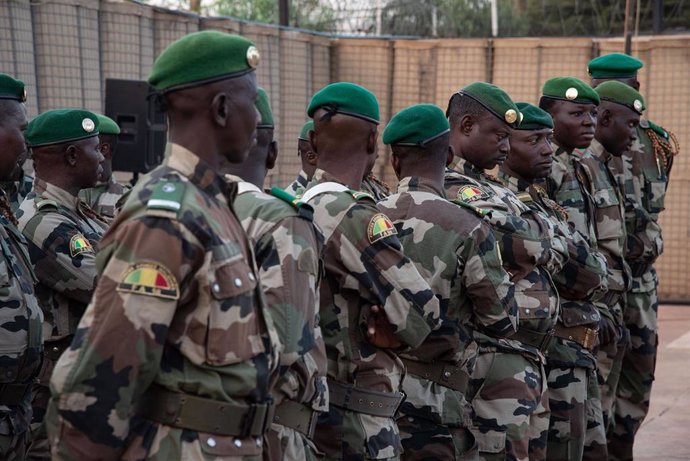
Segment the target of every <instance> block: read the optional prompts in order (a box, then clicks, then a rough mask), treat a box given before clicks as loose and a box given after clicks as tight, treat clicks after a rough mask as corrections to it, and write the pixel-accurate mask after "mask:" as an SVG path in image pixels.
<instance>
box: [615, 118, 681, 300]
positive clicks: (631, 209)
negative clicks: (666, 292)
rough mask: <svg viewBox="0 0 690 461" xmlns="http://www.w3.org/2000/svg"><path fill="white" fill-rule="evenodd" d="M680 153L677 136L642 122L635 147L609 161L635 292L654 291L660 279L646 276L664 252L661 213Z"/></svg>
mask: <svg viewBox="0 0 690 461" xmlns="http://www.w3.org/2000/svg"><path fill="white" fill-rule="evenodd" d="M677 152H678V146H677V144H676V141H675V136H673V135H672V134H669V133H668V132H667V131H666V130H664V129H663V128H661V127H658V126H657V125H655V124H653V123H651V122H649V121H648V120H646V119H641V120H640V126H638V128H637V139H636V140H635V141H634V143H633V146H632V148H631V149H630V150H629V151H626V152H625V153H624V154H623V155H622V156H621V157H614V158H613V159H611V161H610V162H609V165H610V167H611V170H612V171H613V173H614V175H615V177H616V181H617V182H618V184H619V185H620V187H621V189H622V191H621V193H622V194H623V197H624V203H625V224H626V230H627V234H628V240H627V243H628V245H627V252H626V260H627V261H628V263H629V264H630V266H631V270H632V273H633V290H636V291H643V292H644V291H650V290H653V289H655V287H656V276H655V275H653V274H645V273H646V272H648V271H651V268H652V264H653V263H654V262H655V261H656V259H657V258H658V257H659V256H660V255H661V253H662V252H663V238H662V234H661V227H660V226H659V223H658V221H659V213H660V212H661V211H663V210H664V200H665V196H666V189H667V187H668V180H669V174H670V172H671V167H672V165H673V157H674V155H676V154H677Z"/></svg>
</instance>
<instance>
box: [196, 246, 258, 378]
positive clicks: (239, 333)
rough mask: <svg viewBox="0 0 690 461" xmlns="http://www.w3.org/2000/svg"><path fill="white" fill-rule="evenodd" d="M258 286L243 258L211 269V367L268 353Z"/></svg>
mask: <svg viewBox="0 0 690 461" xmlns="http://www.w3.org/2000/svg"><path fill="white" fill-rule="evenodd" d="M256 284H257V282H256V277H255V276H254V272H253V271H252V268H251V267H250V266H249V265H248V264H247V263H246V262H245V261H244V259H242V256H239V255H238V256H236V257H234V258H232V259H230V260H228V261H224V262H222V263H220V264H217V265H212V266H211V271H210V273H209V287H210V289H211V305H210V312H209V318H208V335H207V339H206V361H207V362H208V363H209V364H211V365H229V364H233V363H239V362H244V361H245V360H247V359H249V358H251V357H254V356H255V355H257V354H261V353H262V352H264V351H265V348H264V345H263V341H262V338H261V333H262V331H263V328H262V327H261V325H262V322H261V319H260V318H259V315H258V313H257V309H256V305H257V300H256V294H255V292H254V290H255V288H256Z"/></svg>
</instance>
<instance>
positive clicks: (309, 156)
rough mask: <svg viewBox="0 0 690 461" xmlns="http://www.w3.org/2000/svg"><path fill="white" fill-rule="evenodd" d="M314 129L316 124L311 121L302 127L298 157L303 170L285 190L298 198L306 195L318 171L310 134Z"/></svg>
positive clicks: (298, 140)
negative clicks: (305, 192)
mask: <svg viewBox="0 0 690 461" xmlns="http://www.w3.org/2000/svg"><path fill="white" fill-rule="evenodd" d="M313 129H314V122H313V121H312V120H309V121H308V122H307V123H305V124H304V125H303V126H302V130H301V131H300V132H299V138H298V139H297V155H298V156H299V158H300V160H301V161H302V169H301V170H300V172H299V173H298V174H297V178H295V180H294V181H292V183H291V184H290V185H289V186H287V187H286V188H285V192H287V193H289V194H292V195H295V196H298V197H299V196H301V195H302V194H303V193H304V190H305V189H306V188H307V184H309V181H311V177H312V176H314V171H315V170H316V153H315V152H314V150H313V149H312V148H311V143H310V142H309V132H310V131H312V130H313Z"/></svg>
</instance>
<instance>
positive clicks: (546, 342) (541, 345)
mask: <svg viewBox="0 0 690 461" xmlns="http://www.w3.org/2000/svg"><path fill="white" fill-rule="evenodd" d="M553 335H554V329H553V328H552V329H551V330H549V331H547V332H541V331H534V330H529V329H527V328H518V330H517V331H516V332H515V333H514V334H512V335H511V336H509V337H508V339H516V340H518V341H520V342H521V343H524V344H527V345H529V346H532V347H536V348H537V349H539V350H540V351H541V352H546V351H547V350H548V349H549V347H550V346H551V344H553V341H554V336H553Z"/></svg>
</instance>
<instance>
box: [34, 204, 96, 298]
mask: <svg viewBox="0 0 690 461" xmlns="http://www.w3.org/2000/svg"><path fill="white" fill-rule="evenodd" d="M23 233H24V235H25V236H26V238H27V240H28V241H29V255H30V257H31V262H32V263H33V265H34V271H35V273H36V277H37V278H38V279H39V280H40V281H41V283H42V284H43V285H46V286H47V287H49V288H51V289H53V290H55V291H57V292H59V293H61V294H62V295H63V296H66V297H68V298H70V299H74V300H76V301H78V302H80V303H82V304H88V303H89V301H90V300H91V295H92V294H93V289H94V286H95V284H96V250H97V248H96V246H97V244H98V242H96V241H92V240H90V241H88V245H85V244H84V242H85V240H86V236H84V235H83V234H82V233H81V231H80V230H79V228H78V227H77V226H76V225H75V224H74V223H72V222H71V221H69V220H68V219H67V218H65V217H64V216H62V215H61V214H59V213H53V212H51V213H45V214H42V215H39V216H38V217H36V218H34V219H32V220H31V221H29V223H28V224H27V226H26V227H25V229H24V231H23ZM77 241H79V243H77Z"/></svg>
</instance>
